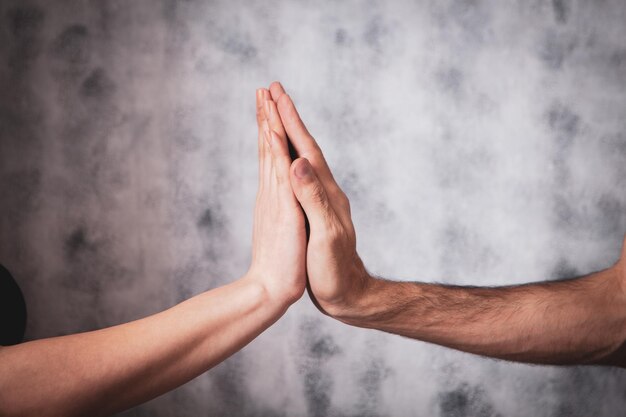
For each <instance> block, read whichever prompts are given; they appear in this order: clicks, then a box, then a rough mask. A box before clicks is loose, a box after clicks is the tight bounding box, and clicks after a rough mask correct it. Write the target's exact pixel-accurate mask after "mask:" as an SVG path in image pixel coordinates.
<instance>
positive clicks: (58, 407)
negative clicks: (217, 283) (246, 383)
mask: <svg viewBox="0 0 626 417" xmlns="http://www.w3.org/2000/svg"><path fill="white" fill-rule="evenodd" d="M268 299H269V295H268V294H267V292H266V290H265V289H264V287H263V286H261V285H260V284H259V283H257V282H256V281H252V280H250V279H245V278H244V279H241V280H239V281H237V282H234V283H232V284H229V285H226V286H224V287H221V288H217V289H215V290H212V291H208V292H206V293H203V294H200V295H198V296H196V297H193V298H191V299H189V300H187V301H185V302H183V303H181V304H179V305H177V306H175V307H173V308H171V309H169V310H166V311H164V312H162V313H159V314H155V315H153V316H150V317H147V318H144V319H141V320H137V321H134V322H131V323H127V324H123V325H119V326H115V327H111V328H107V329H102V330H98V331H94V332H88V333H82V334H76V335H70V336H64V337H58V338H52V339H44V340H38V341H34V342H29V343H25V344H22V345H17V346H13V347H6V348H2V350H0V404H1V407H0V409H1V411H2V412H1V413H0V414H2V415H5V414H6V415H37V416H44V415H85V414H89V415H107V414H110V413H112V412H115V411H118V410H122V409H125V408H128V407H131V406H133V405H135V404H139V403H141V402H143V401H146V400H148V399H150V398H153V397H156V396H158V395H160V394H162V393H164V392H166V391H168V390H170V389H173V388H174V387H176V386H179V385H181V384H183V383H185V382H186V381H188V380H190V379H192V378H194V377H196V376H197V375H199V374H201V373H202V372H205V371H206V370H207V369H209V368H211V367H212V366H214V365H215V364H217V363H219V362H220V361H221V360H223V359H224V358H226V357H228V356H230V355H231V354H232V353H234V352H236V351H237V350H239V349H240V348H241V347H243V346H244V345H246V344H247V343H248V342H249V341H251V340H252V339H253V338H254V337H256V336H257V335H258V334H259V333H261V332H262V331H263V330H264V329H265V328H267V327H268V326H269V325H271V324H272V323H273V322H274V321H276V320H277V319H278V318H279V317H280V316H281V315H282V314H283V313H284V311H285V310H286V308H287V305H286V304H281V303H277V302H268ZM272 301H275V300H272Z"/></svg>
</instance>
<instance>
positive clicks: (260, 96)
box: [256, 88, 263, 100]
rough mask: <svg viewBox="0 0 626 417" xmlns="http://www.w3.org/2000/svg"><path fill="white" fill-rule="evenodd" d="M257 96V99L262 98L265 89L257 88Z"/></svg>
mask: <svg viewBox="0 0 626 417" xmlns="http://www.w3.org/2000/svg"><path fill="white" fill-rule="evenodd" d="M256 98H257V100H261V99H262V98H263V89H261V88H257V89H256Z"/></svg>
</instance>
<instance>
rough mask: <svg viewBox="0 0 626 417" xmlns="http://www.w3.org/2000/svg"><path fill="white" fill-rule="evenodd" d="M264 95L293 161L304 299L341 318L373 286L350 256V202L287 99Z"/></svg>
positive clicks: (281, 94)
mask: <svg viewBox="0 0 626 417" xmlns="http://www.w3.org/2000/svg"><path fill="white" fill-rule="evenodd" d="M270 92H271V95H272V99H273V100H274V101H275V102H276V103H277V107H278V113H279V114H280V119H281V121H282V124H283V126H284V129H285V131H286V133H287V135H288V137H289V139H290V141H291V143H292V144H293V146H294V148H295V150H296V152H297V154H298V156H299V158H298V159H296V160H295V161H294V162H293V163H292V165H291V172H290V174H291V175H290V179H291V187H292V188H293V192H294V194H295V196H296V197H297V199H298V201H299V202H300V204H301V205H302V208H303V209H304V211H305V213H306V216H307V218H308V220H309V225H310V237H309V242H308V246H307V255H306V265H307V274H308V279H309V284H310V289H311V293H312V294H310V295H311V298H312V299H313V301H314V303H316V305H317V306H318V308H320V309H321V310H322V311H323V312H325V313H327V314H329V315H331V316H335V317H337V318H342V317H344V316H347V315H349V311H350V310H351V309H352V308H354V307H355V306H356V304H357V303H358V302H359V300H360V298H361V297H362V296H363V295H364V293H365V291H366V290H368V289H369V287H370V286H371V285H372V283H373V282H374V280H373V279H371V278H370V277H369V275H368V274H367V272H366V270H365V268H364V266H363V263H362V262H361V259H360V258H359V256H358V254H357V252H356V236H355V231H354V226H353V224H352V219H351V216H350V203H349V201H348V198H347V197H346V195H345V194H344V192H343V191H342V190H341V189H340V188H339V186H338V185H337V183H336V182H335V180H334V178H333V175H332V173H331V171H330V169H329V168H328V164H327V163H326V161H325V159H324V155H323V154H322V151H321V150H320V148H319V146H318V145H317V143H316V141H315V139H314V138H313V137H312V136H311V134H310V133H309V132H308V130H307V129H306V127H305V125H304V123H303V122H302V120H301V119H300V116H299V115H298V112H297V110H296V108H295V106H294V104H293V102H292V100H291V98H290V97H289V96H288V95H287V94H286V93H285V91H284V89H283V87H282V86H281V85H280V83H277V82H275V83H273V84H272V85H271V86H270Z"/></svg>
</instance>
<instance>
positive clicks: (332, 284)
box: [270, 82, 626, 367]
mask: <svg viewBox="0 0 626 417" xmlns="http://www.w3.org/2000/svg"><path fill="white" fill-rule="evenodd" d="M270 91H271V94H272V99H273V100H274V101H275V102H276V103H277V106H278V111H279V113H280V117H281V120H282V122H283V125H284V127H285V131H286V132H287V135H288V137H289V139H290V141H291V142H292V144H293V146H294V147H295V149H296V151H297V152H298V155H299V156H300V158H298V159H296V160H295V161H294V162H293V164H292V167H291V185H292V188H293V192H294V194H295V195H296V197H297V199H298V201H299V202H300V204H301V205H302V208H303V209H304V211H305V213H306V216H307V218H308V221H309V223H310V240H309V244H308V247H307V273H308V279H309V288H310V296H311V298H312V299H313V302H314V303H315V304H316V305H317V306H318V308H319V309H320V310H321V311H322V312H324V313H325V314H328V315H330V316H332V317H334V318H336V319H338V320H341V321H343V322H345V323H348V324H351V325H354V326H359V327H366V328H373V329H378V330H382V331H386V332H390V333H395V334H399V335H402V336H406V337H410V338H414V339H419V340H423V341H426V342H431V343H436V344H439V345H443V346H447V347H451V348H454V349H459V350H463V351H466V352H470V353H475V354H479V355H485V356H490V357H495V358H501V359H507V360H512V361H520V362H528V363H540V364H557V365H565V364H602V365H614V366H620V367H626V344H625V341H626V266H625V265H626V249H623V251H622V256H621V259H620V260H619V261H618V262H617V263H616V264H615V265H613V266H612V267H610V268H608V269H606V270H603V271H600V272H597V273H593V274H590V275H587V276H584V277H580V278H576V279H572V280H565V281H559V282H543V283H534V284H526V285H518V286H509V287H499V288H481V287H461V286H450V285H438V284H427V283H419V282H394V281H391V280H385V279H381V278H377V277H373V276H371V275H370V274H368V273H367V271H366V269H365V267H364V265H363V262H362V261H361V259H360V257H359V255H358V254H357V251H356V234H355V230H354V226H353V224H352V220H351V217H350V204H349V202H348V199H347V198H346V195H345V194H344V193H343V192H342V190H341V189H340V188H339V186H338V185H337V183H336V182H335V180H334V179H333V176H332V173H331V171H330V169H329V168H328V164H327V163H326V161H325V160H324V156H323V154H322V152H321V150H320V148H319V146H318V145H317V143H316V142H315V139H314V138H313V137H312V136H311V134H310V133H309V132H308V130H307V129H306V127H305V125H304V123H303V122H302V120H301V119H300V116H299V115H298V112H297V110H296V108H295V106H294V104H293V101H292V100H291V99H290V97H289V96H288V95H287V94H286V93H285V90H284V88H283V87H282V86H281V85H280V83H277V82H275V83H273V84H272V85H271V86H270ZM625 246H626V242H625Z"/></svg>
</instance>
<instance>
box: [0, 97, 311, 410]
mask: <svg viewBox="0 0 626 417" xmlns="http://www.w3.org/2000/svg"><path fill="white" fill-rule="evenodd" d="M257 122H258V127H259V139H258V141H259V190H258V194H257V199H256V208H255V212H254V230H253V254H252V263H251V266H250V269H249V271H248V272H247V273H246V274H245V276H243V277H242V278H241V279H239V280H237V281H235V282H233V283H231V284H228V285H225V286H223V287H220V288H217V289H214V290H211V291H207V292H205V293H202V294H200V295H197V296H195V297H193V298H191V299H189V300H187V301H184V302H182V303H180V304H178V305H176V306H174V307H172V308H170V309H169V310H166V311H163V312H161V313H158V314H155V315H153V316H149V317H146V318H144V319H141V320H137V321H133V322H130V323H126V324H122V325H119V326H114V327H110V328H106V329H102V330H97V331H93V332H87V333H81V334H74V335H69V336H63V337H55V338H50V339H42V340H37V341H32V342H27V343H23V344H20V345H15V346H10V347H1V348H0V415H1V416H84V415H89V416H98V415H108V414H111V413H114V412H117V411H120V410H123V409H126V408H129V407H132V406H134V405H137V404H139V403H141V402H144V401H147V400H149V399H151V398H154V397H156V396H158V395H160V394H162V393H164V392H166V391H169V390H171V389H173V388H175V387H177V386H179V385H181V384H183V383H185V382H187V381H189V380H190V379H192V378H194V377H196V376H198V375H199V374H201V373H203V372H205V371H206V370H208V369H210V368H211V367H213V366H215V365H216V364H217V363H219V362H221V361H222V360H224V359H226V358H227V357H228V356H230V355H231V354H233V353H234V352H236V351H237V350H239V349H241V348H242V347H243V346H245V345H246V344H247V343H249V342H250V341H251V340H252V339H254V338H255V337H256V336H258V335H259V334H260V333H261V332H263V330H265V329H266V328H267V327H269V326H270V325H271V324H272V323H274V322H275V321H276V320H278V319H279V318H280V317H281V316H282V315H283V314H284V313H285V311H286V310H287V308H288V307H289V306H290V305H291V304H292V303H293V302H294V301H296V300H297V299H299V298H300V297H301V295H302V293H303V292H304V288H305V284H306V271H305V264H304V256H305V250H306V249H305V248H306V232H305V228H304V217H303V214H302V210H301V208H300V206H299V204H298V202H297V200H296V199H295V197H294V195H293V193H292V191H291V187H290V184H289V168H290V163H291V159H290V158H289V154H288V148H287V141H286V136H285V132H284V130H283V129H282V124H281V122H280V119H279V117H278V112H277V110H276V107H275V104H274V102H273V101H272V100H271V98H270V93H269V91H268V90H266V89H260V90H258V91H257ZM226 300H227V301H228V302H225V301H226Z"/></svg>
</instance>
